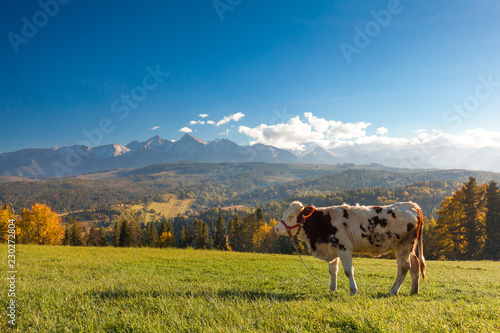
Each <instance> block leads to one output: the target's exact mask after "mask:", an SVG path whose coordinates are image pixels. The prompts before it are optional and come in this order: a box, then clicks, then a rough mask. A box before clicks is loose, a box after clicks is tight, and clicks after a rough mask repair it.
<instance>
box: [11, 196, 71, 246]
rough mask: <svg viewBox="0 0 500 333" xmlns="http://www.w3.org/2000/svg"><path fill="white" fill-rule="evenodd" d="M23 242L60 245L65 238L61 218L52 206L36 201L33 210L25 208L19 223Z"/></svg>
mask: <svg viewBox="0 0 500 333" xmlns="http://www.w3.org/2000/svg"><path fill="white" fill-rule="evenodd" d="M19 229H20V240H21V242H22V243H25V244H26V243H36V244H40V245H59V244H61V241H62V239H63V238H64V226H63V225H62V223H61V218H60V217H59V216H57V213H56V212H53V211H52V210H51V209H50V207H48V206H46V205H44V204H39V203H36V204H34V205H33V206H32V207H31V210H28V209H26V208H25V209H24V210H23V212H22V214H21V221H20V223H19Z"/></svg>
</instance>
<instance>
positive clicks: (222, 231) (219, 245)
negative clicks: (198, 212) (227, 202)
mask: <svg viewBox="0 0 500 333" xmlns="http://www.w3.org/2000/svg"><path fill="white" fill-rule="evenodd" d="M214 245H215V248H216V249H217V250H222V251H229V250H230V247H229V243H228V237H227V235H226V224H225V222H224V218H223V217H222V214H219V218H218V219H217V231H216V232H215V240H214Z"/></svg>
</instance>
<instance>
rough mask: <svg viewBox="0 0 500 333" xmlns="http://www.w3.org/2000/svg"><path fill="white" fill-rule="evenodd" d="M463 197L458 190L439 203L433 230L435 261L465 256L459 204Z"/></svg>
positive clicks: (461, 191) (461, 192) (463, 232)
mask: <svg viewBox="0 0 500 333" xmlns="http://www.w3.org/2000/svg"><path fill="white" fill-rule="evenodd" d="M464 196H465V195H464V192H463V190H462V188H460V189H458V190H457V191H456V192H455V193H453V196H451V197H447V198H445V199H444V200H443V201H442V202H441V209H439V210H438V211H437V216H438V219H437V221H436V228H435V229H434V230H435V233H436V240H437V244H436V245H437V249H436V256H437V259H450V258H454V259H463V257H464V255H465V251H466V244H465V242H466V239H465V236H464V234H465V230H466V229H465V227H464V225H463V221H464V219H465V213H464V209H463V206H462V204H461V202H462V201H463V200H464V199H463V198H464ZM425 234H426V233H425V232H424V235H425Z"/></svg>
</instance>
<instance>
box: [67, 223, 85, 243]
mask: <svg viewBox="0 0 500 333" xmlns="http://www.w3.org/2000/svg"><path fill="white" fill-rule="evenodd" d="M69 245H72V246H82V245H83V239H82V229H81V228H80V225H79V224H78V221H77V220H76V218H73V224H72V229H71V234H70V238H69Z"/></svg>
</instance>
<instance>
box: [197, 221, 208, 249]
mask: <svg viewBox="0 0 500 333" xmlns="http://www.w3.org/2000/svg"><path fill="white" fill-rule="evenodd" d="M211 245H212V244H211V239H210V235H209V234H208V227H207V224H206V223H205V222H204V221H202V220H198V219H197V220H196V221H195V223H194V248H195V249H209V248H211Z"/></svg>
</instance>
